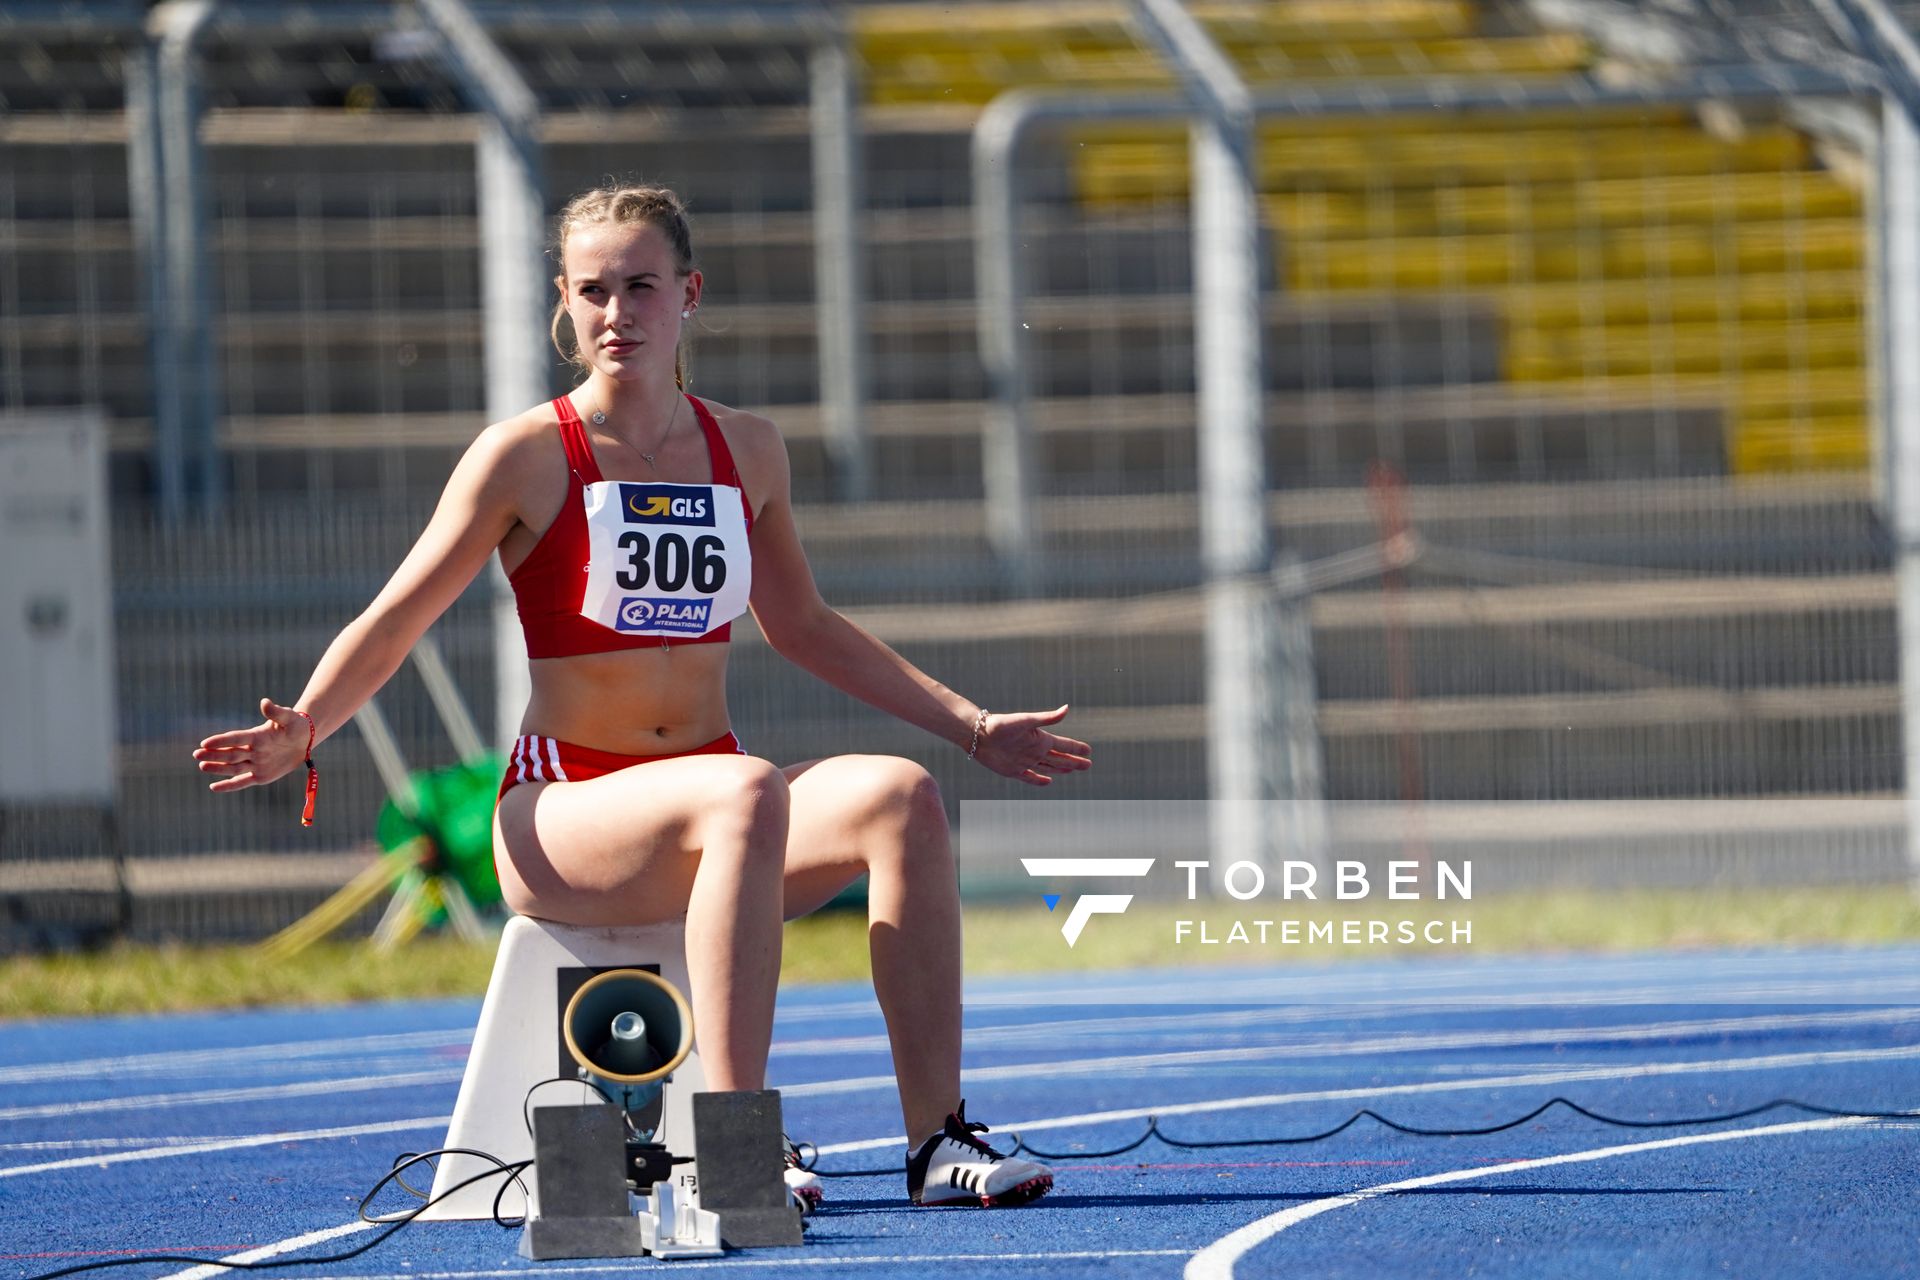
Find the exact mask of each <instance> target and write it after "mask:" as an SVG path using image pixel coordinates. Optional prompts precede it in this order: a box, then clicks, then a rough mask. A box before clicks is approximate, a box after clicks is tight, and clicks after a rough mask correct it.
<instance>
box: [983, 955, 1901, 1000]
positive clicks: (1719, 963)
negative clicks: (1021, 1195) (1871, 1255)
mask: <svg viewBox="0 0 1920 1280" xmlns="http://www.w3.org/2000/svg"><path fill="white" fill-rule="evenodd" d="M1867 954H1868V956H1869V957H1870V958H1869V959H1868V960H1867V961H1866V962H1864V963H1856V964H1846V963H1841V964H1821V963H1819V958H1818V957H1813V958H1810V959H1809V962H1808V964H1806V965H1805V966H1801V965H1800V964H1799V961H1798V957H1796V958H1795V963H1794V966H1793V967H1792V969H1791V970H1787V969H1782V970H1780V971H1779V972H1777V973H1773V972H1770V971H1769V970H1768V969H1767V968H1766V966H1764V965H1762V964H1745V963H1733V962H1728V961H1724V960H1713V959H1707V960H1692V959H1689V960H1684V961H1682V960H1674V961H1656V962H1648V963H1637V964H1627V963H1617V962H1612V961H1606V962H1602V963H1600V964H1597V965H1594V966H1591V968H1590V969H1589V970H1584V971H1579V970H1562V969H1559V968H1548V969H1543V970H1538V971H1535V970H1532V969H1529V970H1525V971H1520V970H1516V969H1515V967H1514V966H1510V965H1494V964H1476V965H1473V966H1470V967H1460V966H1450V967H1447V968H1439V967H1436V968H1435V969H1432V970H1428V969H1426V968H1425V966H1421V967H1420V969H1419V971H1418V972H1404V971H1406V970H1412V969H1413V968H1414V966H1411V965H1402V966H1396V967H1395V968H1393V969H1383V968H1373V967H1369V968H1366V969H1363V970H1361V971H1360V972H1358V973H1343V972H1338V971H1335V970H1333V969H1326V968H1320V969H1314V970H1310V971H1302V972H1300V973H1297V974H1289V975H1287V976H1285V977H1280V978H1275V977H1264V976H1263V977H1257V978H1252V977H1235V976H1234V972H1233V970H1231V969H1227V970H1218V969H1215V970H1201V969H1196V970H1193V971H1191V972H1189V973H1185V974H1176V975H1173V976H1171V977H1170V976H1168V974H1167V973H1166V971H1164V970H1161V971H1156V972H1153V973H1150V974H1144V975H1141V976H1140V977H1139V978H1137V979H1135V978H1132V977H1126V976H1123V977H1121V978H1118V979H1116V981H1115V983H1114V984H1113V985H1094V984H1089V985H1087V986H1084V987H1078V988H1075V987H1062V986H1060V985H1058V984H1054V985H1051V986H1045V987H1010V988H1008V987H1002V988H987V989H969V990H968V991H967V993H966V1003H967V1006H968V1007H969V1008H973V1009H984V1008H990V1007H1001V1008H1005V1007H1029V1006H1041V1007H1046V1006H1062V1005H1077V1004H1126V1005H1142V1004H1155V1003H1164V1004H1176V1005H1194V1004H1234V1003H1238V1004H1252V1003H1257V1002H1262V1001H1276V1000H1278V1001H1290V1002H1298V1001H1300V1000H1301V999H1302V998H1303V996H1304V997H1307V998H1311V999H1313V1000H1314V1001H1316V1002H1327V1003H1334V1004H1338V1003H1341V1002H1343V1001H1345V1000H1354V1001H1356V1002H1357V1001H1370V1000H1387V1001H1389V1002H1396V1003H1397V1002H1407V1001H1409V1000H1410V999H1411V998H1412V997H1414V996H1425V997H1437V996H1439V995H1440V994H1442V993H1446V992H1449V991H1452V992H1453V993H1454V994H1453V995H1452V998H1454V999H1462V1000H1465V999H1472V998H1473V997H1474V996H1475V995H1476V994H1477V993H1478V992H1480V991H1482V990H1484V989H1485V988H1487V987H1488V986H1490V985H1493V984H1494V983H1496V982H1497V983H1499V984H1500V985H1502V986H1504V987H1506V988H1508V989H1509V990H1512V989H1514V988H1516V987H1517V988H1518V989H1519V990H1520V991H1521V992H1523V993H1527V994H1536V992H1533V991H1531V990H1530V989H1529V988H1528V987H1527V985H1526V984H1527V983H1528V982H1530V981H1538V982H1539V983H1540V984H1541V986H1540V988H1539V990H1538V992H1537V994H1541V995H1546V994H1549V993H1552V992H1555V991H1574V992H1578V991H1590V990H1604V989H1606V988H1607V987H1608V986H1610V985H1613V984H1617V983H1619V982H1620V981H1622V980H1631V981H1636V982H1649V983H1654V984H1657V986H1658V988H1661V989H1665V990H1668V991H1670V992H1671V993H1672V996H1671V997H1670V998H1672V999H1676V1000H1680V1001H1684V1002H1686V1003H1696V1004H1711V1003H1715V1002H1716V1000H1717V998H1718V996H1717V986H1716V984H1720V983H1733V982H1738V983H1743V984H1756V983H1757V984H1762V986H1761V987H1760V988H1759V989H1761V990H1766V989H1769V987H1768V985H1767V984H1780V985H1778V986H1777V987H1776V988H1773V989H1777V990H1778V991H1780V992H1781V993H1783V994H1791V993H1792V992H1795V991H1797V990H1798V989H1799V988H1800V986H1801V985H1802V984H1804V983H1805V982H1807V981H1808V980H1809V979H1827V980H1837V979H1839V978H1841V977H1844V976H1847V975H1859V977H1858V980H1859V981H1860V982H1863V983H1873V982H1887V983H1894V984H1896V985H1897V986H1898V987H1900V988H1901V989H1902V990H1904V991H1906V992H1907V993H1909V996H1910V994H1911V992H1912V991H1913V988H1914V977H1913V969H1912V960H1911V957H1912V956H1913V952H1912V951H1911V949H1901V950H1899V951H1891V952H1887V951H1883V952H1869V953H1867ZM1874 998H1880V997H1874ZM1898 998H1901V997H1899V996H1898V995H1896V994H1893V993H1888V994H1887V995H1886V996H1885V999H1887V1000H1893V999H1898Z"/></svg>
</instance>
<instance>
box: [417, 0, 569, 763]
mask: <svg viewBox="0 0 1920 1280" xmlns="http://www.w3.org/2000/svg"><path fill="white" fill-rule="evenodd" d="M419 8H420V12H421V13H422V14H424V15H425V16H426V17H427V19H428V20H429V21H430V22H431V23H433V25H434V27H435V28H436V29H437V30H438V31H439V33H440V35H441V37H442V40H443V42H444V47H445V52H446V54H447V62H448V64H449V65H450V66H451V68H452V70H453V72H454V74H455V75H456V76H457V77H458V78H459V80H460V84H461V89H462V91H463V92H464V93H465V95H466V97H467V99H468V101H469V102H471V103H472V104H473V105H474V106H476V107H477V108H479V109H480V110H481V111H483V112H485V113H486V121H485V123H484V124H483V126H482V127H481V131H480V143H479V148H478V154H477V156H476V173H477V178H478V182H477V184H476V185H477V186H478V189H479V198H480V281H481V291H482V299H483V303H484V306H485V310H486V320H485V326H486V330H485V333H486V337H485V352H486V366H487V417H488V419H489V420H490V421H494V422H498V421H500V420H501V419H503V418H510V417H512V416H514V415H515V414H519V413H524V412H526V411H527V410H528V409H530V408H532V407H533V406H534V405H536V404H539V403H540V402H541V401H542V400H545V399H546V398H547V392H548V390H549V386H548V372H549V370H550V368H551V360H550V359H549V357H548V355H547V349H548V339H547V324H546V317H545V316H544V315H543V314H542V301H543V299H544V298H545V297H546V292H547V288H548V283H547V271H546V262H545V257H544V244H545V240H546V184H545V182H544V181H543V179H542V177H541V172H540V104H539V100H538V99H537V98H535V97H534V94H533V90H532V89H530V88H528V86H527V82H526V80H525V79H524V78H523V77H522V76H521V75H520V73H519V71H518V70H516V69H515V68H514V65H513V63H512V62H511V61H510V60H509V59H508V58H507V56H506V54H505V53H503V52H502V51H501V49H500V47H499V46H498V45H497V44H495V43H494V41H493V38H492V37H491V36H490V35H488V34H487V32H486V29H485V28H484V27H482V26H481V25H480V23H479V22H478V20H476V19H475V18H474V16H473V13H472V11H471V10H470V9H468V7H467V4H466V0H419ZM489 581H490V582H491V583H492V593H493V672H494V694H495V700H494V741H495V745H496V746H499V747H501V748H502V749H504V748H505V747H506V745H507V744H508V743H510V742H512V741H513V739H514V737H515V736H516V735H517V734H518V733H519V732H520V715H521V713H522V712H523V711H525V710H526V705H527V699H528V698H529V697H530V696H531V694H532V678H531V676H530V675H529V673H528V671H527V664H526V662H525V661H524V660H523V653H524V641H523V640H522V639H521V635H520V621H519V616H518V613H517V611H516V610H515V607H514V600H513V591H512V588H511V587H509V586H508V584H507V579H506V575H505V574H503V573H501V572H500V567H499V562H498V561H497V560H496V561H494V562H492V567H491V568H490V570H489Z"/></svg>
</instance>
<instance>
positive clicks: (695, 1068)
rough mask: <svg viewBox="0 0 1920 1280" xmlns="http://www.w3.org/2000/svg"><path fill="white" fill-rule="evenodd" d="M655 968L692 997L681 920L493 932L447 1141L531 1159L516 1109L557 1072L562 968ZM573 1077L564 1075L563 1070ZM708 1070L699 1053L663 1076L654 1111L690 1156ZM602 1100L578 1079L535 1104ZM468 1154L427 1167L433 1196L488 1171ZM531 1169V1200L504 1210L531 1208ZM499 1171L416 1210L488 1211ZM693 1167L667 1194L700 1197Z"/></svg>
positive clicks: (544, 1093) (668, 1136)
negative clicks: (659, 1105)
mask: <svg viewBox="0 0 1920 1280" xmlns="http://www.w3.org/2000/svg"><path fill="white" fill-rule="evenodd" d="M642 967H652V968H655V969H656V970H657V972H658V973H659V975H660V976H661V977H662V978H664V979H666V980H667V981H668V982H671V983H672V984H673V985H674V986H676V987H678V988H680V990H681V992H682V993H684V994H688V995H691V993H692V986H691V984H690V983H689V982H688V980H687V930H686V925H685V924H684V923H683V922H679V921H676V922H673V923H670V924H658V925H646V926H644V927H639V928H594V927H589V926H585V925H570V924H554V923H552V922H551V921H547V920H534V919H530V918H528V917H526V916H515V917H514V918H513V919H512V920H509V921H508V922H507V927H506V930H505V932H504V933H502V934H501V937H500V951H499V954H498V955H497V956H496V957H495V958H494V962H493V977H492V978H491V979H490V980H489V981H488V983H487V998H486V1003H485V1004H483V1005H482V1006H481V1008H480V1026H479V1029H478V1030H477V1031H475V1032H474V1036H473V1052H472V1054H471V1055H470V1056H469V1057H468V1058H467V1071H466V1075H465V1076H464V1077H463V1078H462V1079H461V1081H460V1099H459V1101H458V1102H456V1103H454V1107H453V1125H452V1127H451V1128H449V1129H448V1130H447V1140H446V1141H445V1142H444V1143H442V1144H441V1145H442V1146H446V1147H466V1148H469V1149H471V1150H474V1151H485V1152H487V1153H488V1154H489V1155H494V1156H498V1157H499V1158H500V1159H501V1160H502V1161H504V1162H505V1163H507V1164H514V1163H517V1162H519V1161H521V1160H531V1159H533V1136H532V1135H531V1134H529V1133H528V1132H527V1125H526V1121H525V1119H523V1115H524V1112H523V1110H522V1107H523V1105H524V1103H525V1102H526V1097H527V1090H529V1089H531V1088H533V1086H534V1085H536V1084H538V1083H539V1082H540V1081H542V1080H550V1079H552V1078H553V1077H554V1075H555V1074H557V1072H556V1070H555V1068H556V1066H557V1065H558V1064H557V1062H556V1051H557V1046H558V1045H559V1043H560V1014H561V1012H562V1011H561V1009H560V1008H559V1007H558V1004H557V1001H556V994H555V993H556V990H557V983H558V975H559V972H560V970H562V969H575V968H589V969H625V968H642ZM569 1074H571V1073H569ZM706 1087H707V1086H706V1074H705V1073H704V1072H703V1071H702V1070H701V1068H700V1056H699V1053H698V1052H697V1051H696V1052H694V1053H691V1054H689V1055H688V1056H687V1059H686V1061H684V1062H682V1063H681V1064H680V1065H679V1066H678V1067H676V1068H675V1069H674V1072H673V1075H672V1076H670V1077H669V1078H668V1084H667V1086H666V1090H665V1093H664V1099H665V1101H664V1106H665V1111H664V1114H663V1115H662V1117H661V1135H660V1136H661V1140H662V1141H663V1142H664V1143H665V1144H666V1145H667V1146H668V1147H669V1148H671V1149H672V1151H673V1153H674V1154H675V1155H681V1156H692V1155H694V1154H695V1152H694V1149H693V1095H694V1094H696V1093H699V1092H701V1091H702V1090H704V1089H705V1088H706ZM601 1101H603V1099H602V1098H601V1097H600V1096H599V1095H598V1094H597V1093H595V1092H594V1091H593V1090H592V1089H589V1088H588V1087H587V1086H586V1085H584V1084H552V1085H548V1086H547V1087H546V1088H544V1089H542V1090H540V1092H539V1093H538V1094H536V1095H534V1099H533V1105H534V1106H535V1107H539V1106H549V1107H553V1106H566V1105H571V1104H575V1103H582V1102H601ZM492 1167H493V1166H491V1165H490V1164H488V1163H487V1162H486V1161H485V1160H478V1159H475V1158H474V1157H472V1156H442V1157H441V1158H440V1161H439V1167H438V1170H437V1171H436V1172H435V1174H434V1179H433V1192H432V1194H433V1195H434V1196H436V1197H437V1196H440V1195H442V1194H443V1193H445V1192H446V1191H447V1189H448V1188H449V1187H452V1186H453V1185H454V1184H456V1183H458V1182H460V1181H462V1180H464V1179H466V1178H471V1177H473V1176H474V1175H475V1174H478V1173H483V1172H485V1171H486V1170H487V1169H489V1168H492ZM534 1174H535V1170H534V1169H533V1168H532V1167H531V1166H529V1167H528V1168H527V1169H526V1170H525V1171H524V1172H522V1173H521V1174H520V1180H521V1181H522V1182H523V1183H525V1184H526V1186H527V1189H528V1192H529V1194H531V1195H533V1196H535V1197H536V1203H535V1204H534V1205H525V1206H523V1204H522V1201H521V1197H520V1193H519V1191H518V1190H517V1189H510V1190H508V1191H507V1193H506V1194H505V1195H503V1196H501V1197H500V1211H501V1213H502V1215H503V1216H509V1217H513V1216H518V1215H519V1214H520V1213H521V1212H522V1211H523V1208H524V1210H525V1211H527V1212H532V1211H534V1209H535V1208H536V1207H537V1197H538V1195H539V1185H538V1182H537V1181H536V1179H535V1177H534ZM506 1181H509V1179H508V1178H507V1177H506V1175H505V1174H501V1175H499V1176H497V1177H492V1178H483V1179H481V1180H480V1181H479V1182H476V1183H474V1184H473V1185H472V1186H469V1187H464V1188H462V1189H461V1190H459V1191H456V1192H453V1193H452V1194H451V1195H448V1196H447V1198H446V1199H445V1200H441V1201H439V1202H438V1203H437V1204H433V1205H430V1206H428V1208H427V1209H426V1210H425V1211H424V1212H422V1213H421V1214H420V1219H421V1220H425V1221H444V1220H450V1219H471V1218H491V1217H492V1216H493V1204H494V1196H495V1195H496V1193H498V1192H499V1190H500V1185H501V1183H503V1182H506ZM699 1185H700V1184H699V1180H698V1171H697V1169H696V1166H694V1165H691V1164H686V1165H681V1166H679V1167H678V1168H676V1169H675V1170H674V1177H673V1188H674V1194H675V1195H676V1196H677V1197H680V1198H681V1199H683V1200H685V1201H691V1202H692V1203H694V1204H698V1203H699V1196H698V1191H697V1188H698V1187H699Z"/></svg>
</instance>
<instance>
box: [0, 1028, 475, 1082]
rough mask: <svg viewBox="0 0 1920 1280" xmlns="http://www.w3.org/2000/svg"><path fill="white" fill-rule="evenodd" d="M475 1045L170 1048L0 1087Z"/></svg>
mask: <svg viewBox="0 0 1920 1280" xmlns="http://www.w3.org/2000/svg"><path fill="white" fill-rule="evenodd" d="M472 1043H473V1028H471V1027H465V1028H462V1029H461V1030H458V1031H402V1032H395V1033H393V1034H391V1035H377V1036H352V1037H349V1038H347V1039H341V1040H297V1041H293V1042H290V1043H287V1044H261V1045H247V1046H242V1047H237V1048H233V1049H169V1050H166V1051H164V1052H160V1053H134V1054H127V1055H125V1056H122V1057H117V1058H82V1059H80V1060H79V1061H77V1062H68V1061H62V1062H40V1063H34V1064H32V1065H29V1066H20V1067H0V1084H32V1083H34V1082H36V1081H41V1080H59V1081H67V1080H85V1079H90V1078H93V1077H101V1078H105V1079H112V1080H124V1079H126V1078H127V1077H128V1076H130V1075H159V1074H165V1073H167V1072H170V1071H174V1070H181V1071H183V1072H184V1071H187V1070H190V1069H193V1068H198V1067H230V1066H233V1065H234V1064H236V1063H263V1062H292V1061H295V1060H297V1059H300V1058H319V1057H326V1056H328V1055H330V1054H338V1055H351V1054H354V1053H359V1052H363V1051H367V1050H392V1049H438V1048H442V1047H445V1048H461V1049H464V1048H466V1047H468V1046H469V1045H471V1044H472Z"/></svg>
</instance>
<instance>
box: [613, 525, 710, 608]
mask: <svg viewBox="0 0 1920 1280" xmlns="http://www.w3.org/2000/svg"><path fill="white" fill-rule="evenodd" d="M618 545H619V547H620V549H621V550H622V551H624V552H626V555H627V562H626V564H624V565H622V566H621V567H620V568H619V570H618V571H616V572H615V574H614V577H613V580H614V581H615V582H617V583H618V584H619V585H620V588H621V590H623V591H640V590H644V589H645V588H646V587H647V585H648V584H649V582H651V583H652V586H653V589H654V590H656V591H678V590H680V589H681V588H682V587H685V586H686V585H687V582H688V580H689V579H691V580H692V582H693V589H694V590H695V591H698V592H699V593H700V594H701V595H705V596H710V595H713V594H715V593H716V592H718V591H719V590H720V588H721V587H722V586H723V585H724V584H725V583H726V581H727V561H726V558H725V557H724V556H722V555H721V554H720V551H721V547H722V546H723V545H724V544H722V543H721V541H720V539H719V538H716V537H715V536H714V535H712V534H710V533H703V534H701V535H700V536H699V537H697V538H695V539H694V540H693V545H692V546H688V545H687V540H686V538H685V537H683V536H681V535H680V534H677V533H663V534H661V535H659V536H658V537H656V538H649V537H647V535H646V534H644V533H642V532H640V531H639V530H638V529H628V530H626V531H625V532H623V533H622V534H621V535H620V537H619V543H618Z"/></svg>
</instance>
